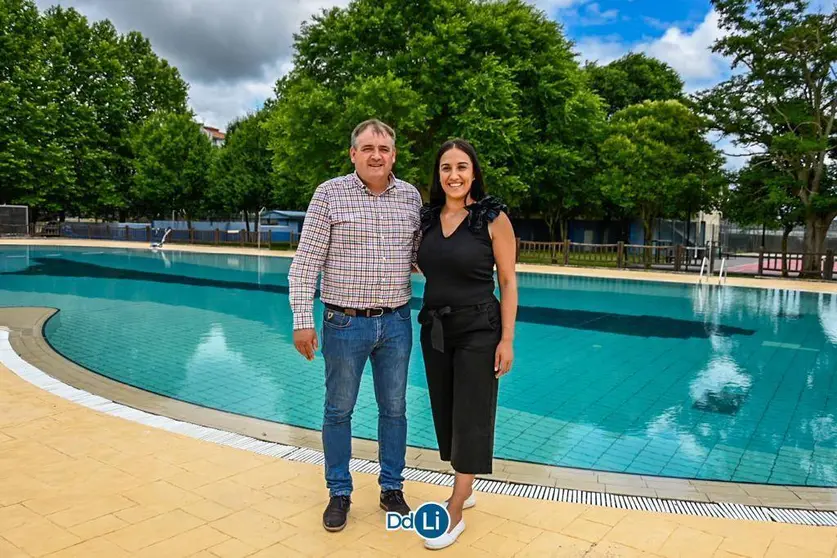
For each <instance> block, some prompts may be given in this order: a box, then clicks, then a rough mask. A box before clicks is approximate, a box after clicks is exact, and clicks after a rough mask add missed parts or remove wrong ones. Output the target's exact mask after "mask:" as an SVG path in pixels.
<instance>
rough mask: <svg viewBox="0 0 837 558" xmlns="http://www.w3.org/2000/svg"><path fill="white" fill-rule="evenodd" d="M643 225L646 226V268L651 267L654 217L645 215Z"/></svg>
mask: <svg viewBox="0 0 837 558" xmlns="http://www.w3.org/2000/svg"><path fill="white" fill-rule="evenodd" d="M642 225H643V227H644V228H645V241H644V242H643V244H645V246H646V248H643V250H644V252H645V269H650V268H651V258H652V253H651V243H652V242H653V241H654V219H653V218H646V217H643V219H642Z"/></svg>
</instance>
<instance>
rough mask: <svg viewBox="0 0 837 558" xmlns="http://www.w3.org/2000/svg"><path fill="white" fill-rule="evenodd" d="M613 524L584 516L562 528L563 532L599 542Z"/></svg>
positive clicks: (592, 541) (584, 539) (576, 537)
mask: <svg viewBox="0 0 837 558" xmlns="http://www.w3.org/2000/svg"><path fill="white" fill-rule="evenodd" d="M611 529H612V526H610V525H605V524H602V523H597V522H595V521H590V520H588V519H585V518H584V517H580V518H579V519H576V520H575V521H573V522H572V523H570V524H569V525H567V526H566V527H564V528H563V529H562V530H561V533H563V534H565V535H568V536H570V537H573V538H575V539H581V540H583V541H588V542H591V543H598V542H599V541H600V540H602V539H603V538H604V537H605V535H607V534H608V533H609V532H610V530H611Z"/></svg>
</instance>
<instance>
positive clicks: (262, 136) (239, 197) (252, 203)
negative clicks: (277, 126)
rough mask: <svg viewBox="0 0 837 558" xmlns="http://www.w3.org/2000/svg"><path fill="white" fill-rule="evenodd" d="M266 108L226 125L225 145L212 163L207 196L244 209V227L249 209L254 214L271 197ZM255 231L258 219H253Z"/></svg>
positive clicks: (230, 207) (226, 206) (229, 207)
mask: <svg viewBox="0 0 837 558" xmlns="http://www.w3.org/2000/svg"><path fill="white" fill-rule="evenodd" d="M266 117H267V111H266V110H265V109H263V110H261V111H259V112H255V113H252V114H249V115H247V116H246V117H244V118H241V119H239V120H236V121H234V122H233V123H231V124H230V125H229V126H228V128H227V137H226V140H225V143H224V147H222V148H221V149H220V150H218V153H217V154H216V155H215V157H214V159H213V164H212V172H211V181H210V182H211V192H210V193H209V196H208V197H209V198H210V199H212V200H214V202H215V205H216V206H218V207H220V208H223V209H226V210H228V211H232V212H236V213H237V212H239V211H244V215H245V220H246V222H247V230H248V231H249V230H250V220H249V215H250V213H254V214H256V215H258V214H259V211H260V210H261V208H262V207H265V206H267V205H268V204H269V203H271V202H272V201H273V198H274V187H273V185H274V183H273V174H272V153H271V152H270V151H269V150H268V148H267V144H268V139H269V132H268V131H267V129H266V128H265V127H264V122H265V120H266ZM255 228H256V232H258V231H259V220H258V219H257V220H256V227H255Z"/></svg>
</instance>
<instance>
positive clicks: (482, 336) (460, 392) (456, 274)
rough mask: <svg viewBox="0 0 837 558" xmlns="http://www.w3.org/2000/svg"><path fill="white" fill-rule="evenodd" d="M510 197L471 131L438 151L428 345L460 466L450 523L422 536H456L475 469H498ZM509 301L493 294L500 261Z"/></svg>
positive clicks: (424, 340) (511, 315)
mask: <svg viewBox="0 0 837 558" xmlns="http://www.w3.org/2000/svg"><path fill="white" fill-rule="evenodd" d="M505 211H506V207H505V206H504V205H503V204H501V203H500V202H499V201H498V200H496V199H495V198H491V197H488V196H486V194H485V185H484V183H483V179H482V170H481V169H480V165H479V161H478V160H477V154H476V151H474V148H473V147H472V146H471V145H470V144H469V143H468V142H466V141H464V140H460V139H457V140H452V141H449V142H447V143H445V144H444V145H443V146H442V147H441V148H440V149H439V153H438V155H437V156H436V166H435V168H434V171H433V185H432V187H431V191H430V203H429V204H428V205H426V206H425V207H424V208H423V209H422V219H421V220H422V223H421V229H422V239H421V244H420V245H419V250H418V262H417V263H418V268H419V269H420V270H421V272H422V273H423V274H424V276H425V277H426V283H425V289H424V307H423V308H422V310H421V312H420V313H419V322H420V323H421V324H422V328H421V347H422V353H423V355H424V364H425V369H426V373H427V386H428V389H429V391H430V404H431V407H432V410H433V423H434V425H435V427H436V438H437V440H438V443H439V453H440V454H441V458H442V460H443V461H450V462H451V466H452V467H453V469H454V470H455V471H456V480H455V482H454V486H453V494H451V497H450V499H449V500H448V501H447V502H446V505H447V508H448V512H449V514H450V518H451V522H450V528H449V530H448V532H447V533H446V534H445V535H443V536H442V537H439V538H438V539H433V540H429V541H427V542H426V543H425V546H427V547H428V548H432V549H439V548H444V547H446V546H450V545H451V544H453V543H454V542H455V541H456V539H457V537H459V535H460V534H461V533H462V531H463V530H464V529H465V522H464V520H463V519H462V510H463V509H464V508H469V507H472V506H473V505H474V503H475V502H474V497H473V495H472V484H473V482H474V475H477V474H489V473H491V471H492V467H491V466H492V457H493V453H494V418H495V413H496V410H497V383H498V379H499V378H500V377H501V376H502V375H503V374H506V373H507V372H508V371H509V370H510V369H511V365H512V360H513V358H514V352H513V349H512V341H513V339H514V323H515V318H516V314H517V281H516V278H515V269H514V268H515V249H516V247H515V238H514V230H513V229H512V225H511V221H509V218H508V216H507V215H506V213H505ZM495 265H496V267H497V275H498V279H499V285H500V295H501V300H502V302H498V301H497V298H496V297H495V296H494V288H495V284H494V267H495Z"/></svg>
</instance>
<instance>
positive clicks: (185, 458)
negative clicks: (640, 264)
mask: <svg viewBox="0 0 837 558" xmlns="http://www.w3.org/2000/svg"><path fill="white" fill-rule="evenodd" d="M4 243H12V242H4ZM13 243H16V244H20V243H21V242H19V241H17V242H13ZM35 243H36V242H32V241H29V242H23V244H35ZM44 244H49V245H53V246H54V245H70V243H68V242H53V241H49V242H44ZM72 245H80V246H87V247H90V246H93V245H95V246H100V247H117V248H126V247H136V248H142V249H147V248H146V247H144V246H143V245H136V244H127V243H120V242H110V243H108V242H95V243H94V242H85V241H81V242H79V241H73V243H72ZM176 248H177V249H188V250H192V249H193V248H194V251H200V252H214V253H236V254H241V253H252V254H259V253H260V252H258V251H256V250H247V249H244V250H241V249H237V248H235V247H231V248H230V247H226V248H215V247H191V246H188V247H183V246H177V247H176ZM173 249H175V248H174V247H172V248H169V250H173ZM261 254H263V255H266V254H267V253H266V252H261ZM270 255H275V256H282V255H285V256H287V255H289V254H287V253H277V252H272V253H270ZM520 269H521V271H534V272H541V273H543V272H547V273H548V272H552V273H554V272H556V271H559V272H563V273H567V274H574V275H585V276H597V277H601V276H607V277H619V278H635V279H644V280H663V281H671V280H677V279H678V278H679V279H680V280H681V282H694V278H693V277H689V276H683V277H681V276H678V275H674V274H661V273H640V272H621V273H620V272H617V271H615V270H584V269H576V268H573V269H569V268H550V267H548V266H520ZM737 281H740V280H736V279H733V278H731V279H730V281H729V283H728V284H730V285H733V284H735V283H737ZM750 281H752V283H755V284H752V285H750V284H748V285H741V286H760V287H766V288H782V289H796V290H814V291H818V292H837V289H835V288H833V287H834V286H833V285H830V284H824V283H816V282H805V283H801V282H797V281H782V280H750ZM52 312H54V310H51V309H43V308H40V309H5V310H2V311H0V326H5V327H6V329H7V330H9V332H10V333H9V341H8V343H9V346H7V349H6V351H13V352H14V353H15V355H19V356H20V357H21V358H22V359H23V360H24V361H26V362H28V363H29V364H30V365H32V366H34V367H36V368H37V369H39V370H41V371H43V372H45V373H47V374H48V375H49V376H51V377H53V378H56V379H58V380H60V381H62V382H64V383H65V384H68V385H71V386H74V387H76V388H79V389H82V390H85V391H88V392H90V393H95V394H97V395H100V396H102V397H105V398H106V399H109V400H112V401H117V402H120V403H123V404H125V405H127V406H129V407H132V408H134V409H143V410H146V411H148V412H149V413H153V414H155V415H161V416H167V417H172V418H175V419H179V420H182V421H186V422H190V423H194V424H203V425H207V426H211V427H214V428H217V429H220V430H224V431H229V432H237V433H240V434H244V435H246V436H252V437H253V438H256V439H259V440H269V441H274V442H278V443H281V444H288V445H292V446H297V447H305V448H314V449H315V450H316V449H320V448H321V441H320V435H319V432H316V431H309V430H304V429H300V428H294V427H289V426H285V425H278V424H275V423H269V422H266V421H258V420H255V419H247V418H244V417H240V416H236V415H230V414H228V413H222V412H218V411H213V410H209V409H205V408H201V407H197V406H194V405H189V404H186V403H183V402H179V401H174V400H171V399H168V398H164V397H159V396H156V395H153V394H149V393H148V392H145V391H142V390H138V389H134V388H130V387H129V386H125V385H124V384H120V383H117V382H113V381H110V380H108V379H106V378H103V377H102V376H99V375H97V374H95V373H92V372H90V371H88V370H85V369H83V368H81V367H78V366H76V365H75V364H73V363H70V362H69V361H67V360H66V359H64V358H63V357H61V356H60V355H58V354H56V353H55V352H54V351H52V350H51V349H50V348H49V346H48V344H47V343H46V342H45V340H43V337H42V336H41V326H42V324H43V322H44V321H45V320H46V319H47V318H48V317H49V316H50V315H51V314H52ZM3 350H4V349H3V348H2V347H0V351H3ZM136 440H142V442H141V443H136ZM354 454H355V457H357V458H358V459H362V460H370V461H373V460H374V459H375V458H376V456H377V445H376V444H375V443H374V442H370V441H366V440H356V441H355V444H354ZM408 466H409V467H414V468H417V469H423V470H432V471H442V472H446V471H449V469H448V467H447V465H446V464H444V463H442V462H440V461H439V460H438V458H437V457H436V455H435V452H434V451H431V450H422V449H418V448H410V449H409V451H408ZM354 477H355V484H356V487H357V490H356V492H355V496H354V506H353V513H352V518H353V521H352V522H351V523H350V527H349V528H347V530H346V531H344V532H343V533H340V534H328V533H325V532H324V531H323V530H322V528H321V526H320V524H319V516H320V514H321V512H322V507H323V505H324V503H325V500H326V491H325V488H324V482H323V479H322V467H321V466H320V465H316V464H308V463H303V462H297V461H293V460H289V459H283V458H276V457H268V456H265V455H259V454H257V453H253V452H251V451H244V450H239V449H234V448H231V447H225V446H223V445H218V444H214V443H211V442H206V441H200V440H195V439H193V438H190V437H187V436H184V435H180V434H174V433H171V432H167V431H165V430H161V429H157V428H152V427H149V426H147V425H143V424H137V423H135V422H131V421H129V420H125V419H123V418H117V417H114V416H109V415H107V414H105V413H102V412H97V411H94V410H91V409H89V408H86V407H83V406H81V405H78V404H76V403H74V402H72V401H68V400H66V399H63V398H61V397H58V396H56V395H53V394H51V393H49V392H47V391H44V390H42V389H40V388H38V387H36V386H33V385H32V384H30V383H28V382H26V381H25V380H23V379H22V378H20V377H19V376H18V375H16V374H15V373H14V372H12V371H10V370H9V369H8V368H6V367H5V366H3V365H2V364H0V556H2V557H3V558H7V557H14V556H44V555H52V556H84V557H87V556H108V557H110V556H126V555H148V556H202V557H204V558H212V557H224V556H250V555H254V556H260V557H261V556H296V555H300V556H318V555H335V556H354V555H361V556H367V555H368V556H392V555H398V556H401V555H412V554H417V553H419V552H421V553H425V552H426V551H425V550H424V549H423V548H421V545H420V540H419V539H418V537H417V536H416V535H413V534H408V533H387V532H386V531H385V529H384V527H383V521H384V517H383V512H380V510H378V509H377V503H376V501H375V500H376V498H377V487H376V484H375V477H374V476H373V475H369V474H364V473H360V472H356V473H354ZM492 478H494V479H496V480H498V481H508V482H510V483H526V484H530V485H540V486H546V487H554V488H556V489H558V488H561V489H565V490H574V491H585V492H587V493H601V494H608V495H614V496H619V495H631V496H637V497H643V498H646V499H648V500H646V501H651V500H650V499H657V498H660V499H672V500H676V501H680V502H696V503H699V504H700V503H703V502H732V503H736V504H743V505H747V506H773V507H777V508H784V507H787V508H794V509H810V510H835V509H837V491H835V490H831V489H810V488H799V489H797V488H793V487H775V486H774V487H771V486H764V485H742V484H735V483H711V482H700V481H688V480H680V479H665V478H657V477H639V476H633V475H614V474H607V473H597V472H594V471H581V470H572V469H562V468H557V467H544V466H540V465H534V464H528V463H516V462H507V461H499V460H498V461H496V466H495V475H493V476H492ZM406 493H407V496H408V498H409V499H410V501H411V502H412V503H413V504H414V506H415V505H416V504H417V503H420V502H423V501H429V500H431V499H434V500H438V499H440V498H443V497H445V496H446V494H447V493H448V489H447V488H445V487H444V486H438V485H436V484H432V483H428V482H410V481H408V483H407V488H406ZM636 501H638V499H637V500H636ZM466 517H467V518H469V519H470V521H469V525H468V529H467V530H466V532H465V534H463V536H462V538H461V539H460V542H459V543H457V544H456V545H455V546H454V547H453V548H452V549H450V550H449V551H448V553H449V554H451V555H456V556H460V555H462V556H471V555H473V556H490V555H500V556H512V555H515V556H593V557H605V556H724V557H728V556H754V557H755V556H758V557H760V556H771V557H773V556H776V557H778V556H825V557H831V558H837V529H834V528H829V527H803V526H797V525H787V524H782V523H770V522H765V521H734V520H729V519H716V518H709V517H696V516H693V515H681V514H676V513H652V512H645V511H635V510H627V509H617V508H614V507H608V506H607V505H582V504H571V503H563V502H554V501H544V500H539V499H532V498H518V497H514V496H504V495H499V494H485V493H480V494H479V504H478V507H477V508H476V509H475V510H469V512H468V514H467V515H466ZM454 549H455V550H454ZM53 552H56V553H55V554H51V553H53Z"/></svg>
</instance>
